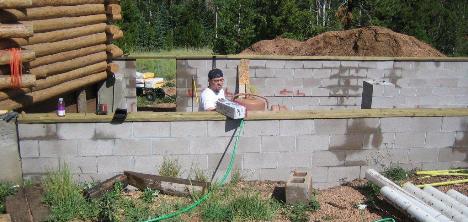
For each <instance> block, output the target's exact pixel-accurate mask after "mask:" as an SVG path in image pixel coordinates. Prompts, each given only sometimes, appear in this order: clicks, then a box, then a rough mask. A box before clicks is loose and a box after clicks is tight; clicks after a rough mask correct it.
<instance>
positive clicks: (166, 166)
mask: <svg viewBox="0 0 468 222" xmlns="http://www.w3.org/2000/svg"><path fill="white" fill-rule="evenodd" d="M181 168H182V166H180V164H179V161H178V160H177V159H174V160H171V159H169V158H166V157H164V160H163V163H162V165H161V168H160V169H159V175H161V176H166V177H178V176H179V174H180V169H181Z"/></svg>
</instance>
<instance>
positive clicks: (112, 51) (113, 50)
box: [107, 44, 123, 59]
mask: <svg viewBox="0 0 468 222" xmlns="http://www.w3.org/2000/svg"><path fill="white" fill-rule="evenodd" d="M107 53H109V55H110V57H111V58H113V59H115V58H118V57H120V56H122V55H123V51H122V49H120V48H119V47H118V46H116V45H114V44H111V45H107Z"/></svg>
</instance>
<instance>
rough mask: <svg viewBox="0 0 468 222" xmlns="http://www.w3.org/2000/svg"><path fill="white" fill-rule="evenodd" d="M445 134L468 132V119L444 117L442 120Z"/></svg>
mask: <svg viewBox="0 0 468 222" xmlns="http://www.w3.org/2000/svg"><path fill="white" fill-rule="evenodd" d="M442 131H443V132H455V131H457V132H467V131H468V117H443V118H442Z"/></svg>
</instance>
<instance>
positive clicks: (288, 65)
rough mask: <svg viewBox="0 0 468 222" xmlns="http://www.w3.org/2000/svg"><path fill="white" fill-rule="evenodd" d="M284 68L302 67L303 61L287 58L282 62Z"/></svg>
mask: <svg viewBox="0 0 468 222" xmlns="http://www.w3.org/2000/svg"><path fill="white" fill-rule="evenodd" d="M284 68H285V69H302V68H304V61H297V60H287V61H286V64H284Z"/></svg>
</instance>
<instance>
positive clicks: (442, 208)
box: [402, 182, 464, 222]
mask: <svg viewBox="0 0 468 222" xmlns="http://www.w3.org/2000/svg"><path fill="white" fill-rule="evenodd" d="M402 187H403V189H405V190H406V191H408V192H410V193H412V194H414V195H415V196H416V197H418V198H419V199H420V200H422V201H424V202H425V203H426V204H428V205H429V206H430V207H432V208H434V209H436V210H438V211H439V212H440V213H442V214H444V215H445V216H447V219H446V220H453V221H456V222H464V216H463V215H462V214H460V213H459V212H458V211H456V210H454V209H452V208H451V207H449V206H447V205H446V204H445V203H443V202H442V201H440V200H438V199H437V198H435V197H433V196H432V195H430V194H428V193H426V192H424V191H423V190H421V189H419V188H418V187H416V186H415V185H413V184H412V183H410V182H407V183H405V184H403V186H402ZM449 218H450V219H449ZM436 219H439V218H436Z"/></svg>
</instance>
